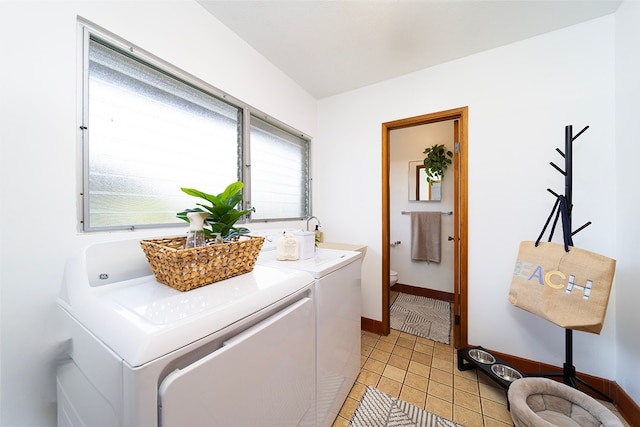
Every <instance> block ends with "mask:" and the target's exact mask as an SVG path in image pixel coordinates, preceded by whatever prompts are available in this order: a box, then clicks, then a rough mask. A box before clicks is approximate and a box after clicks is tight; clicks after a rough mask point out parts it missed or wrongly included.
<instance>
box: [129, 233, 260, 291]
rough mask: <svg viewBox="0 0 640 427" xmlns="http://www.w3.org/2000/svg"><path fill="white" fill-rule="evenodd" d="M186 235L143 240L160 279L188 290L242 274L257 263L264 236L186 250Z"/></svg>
mask: <svg viewBox="0 0 640 427" xmlns="http://www.w3.org/2000/svg"><path fill="white" fill-rule="evenodd" d="M185 241H186V237H168V238H160V239H148V240H141V241H140V245H141V246H142V249H143V250H144V253H145V255H146V256H147V260H148V261H149V264H150V265H151V270H152V271H153V274H154V275H155V277H156V280H157V281H158V282H160V283H164V284H165V285H169V286H171V287H172V288H174V289H177V290H179V291H188V290H191V289H195V288H198V287H200V286H204V285H209V284H211V283H214V282H218V281H220V280H224V279H228V278H230V277H233V276H238V275H240V274H244V273H249V272H250V271H251V270H253V267H254V266H255V264H256V259H257V258H258V255H259V254H260V249H261V248H262V243H263V242H264V237H253V236H251V237H250V238H249V239H246V240H240V241H237V242H229V243H220V244H216V245H210V246H202V247H199V248H192V249H183V248H184V244H185Z"/></svg>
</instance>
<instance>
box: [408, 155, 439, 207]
mask: <svg viewBox="0 0 640 427" xmlns="http://www.w3.org/2000/svg"><path fill="white" fill-rule="evenodd" d="M409 200H410V201H416V202H430V201H440V200H442V192H441V182H440V181H439V180H438V181H434V182H432V183H431V184H429V183H428V182H427V173H426V171H425V167H424V163H423V162H422V161H421V160H416V161H412V162H409Z"/></svg>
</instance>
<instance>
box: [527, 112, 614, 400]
mask: <svg viewBox="0 0 640 427" xmlns="http://www.w3.org/2000/svg"><path fill="white" fill-rule="evenodd" d="M587 129H589V126H585V127H584V129H582V130H581V131H580V132H578V133H577V134H576V135H575V136H574V135H573V127H572V126H571V125H568V126H565V132H564V147H565V148H564V152H562V151H561V150H560V149H559V148H556V151H557V152H558V153H560V155H561V156H562V157H563V158H564V163H565V167H564V170H563V169H561V168H560V167H559V166H557V165H556V164H555V163H553V162H550V164H551V166H553V167H554V168H555V169H556V170H557V171H558V172H560V173H561V174H563V175H564V191H565V194H564V195H565V198H566V200H567V206H568V211H569V215H568V216H569V221H568V230H569V231H570V235H571V236H573V235H575V234H576V233H578V232H580V231H582V230H584V229H585V228H586V227H588V226H589V225H590V224H591V221H589V222H587V223H585V224H584V225H582V226H580V227H579V228H577V229H576V230H575V231H571V230H572V225H571V213H572V211H573V201H572V197H573V141H575V140H576V139H577V138H578V137H579V136H580V135H582V134H583V133H584V131H586V130H587ZM547 191H548V192H550V193H551V194H553V195H554V196H556V197H559V195H558V194H557V193H556V192H554V191H553V190H551V189H550V188H547ZM555 226H556V224H555V223H554V224H553V227H554V228H555ZM552 230H553V228H552ZM552 234H553V231H552ZM530 375H531V376H541V377H562V378H563V381H564V383H565V384H566V385H568V386H571V387H573V388H575V389H577V388H578V383H580V384H583V385H585V386H586V387H588V388H589V389H590V390H592V391H593V392H595V393H596V394H598V395H599V396H600V397H602V398H603V399H604V400H606V401H608V402H613V400H612V399H611V398H610V397H608V396H606V395H605V394H603V393H602V392H600V391H599V390H597V389H595V388H594V387H592V386H591V385H590V384H587V383H586V382H584V381H583V380H581V379H580V378H578V377H576V368H575V366H574V365H573V330H572V329H565V362H564V364H563V367H562V372H551V373H538V374H530Z"/></svg>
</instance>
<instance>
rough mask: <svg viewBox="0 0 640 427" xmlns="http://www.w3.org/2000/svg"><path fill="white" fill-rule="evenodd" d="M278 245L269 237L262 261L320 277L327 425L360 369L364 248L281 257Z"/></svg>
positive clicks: (320, 360)
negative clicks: (276, 246)
mask: <svg viewBox="0 0 640 427" xmlns="http://www.w3.org/2000/svg"><path fill="white" fill-rule="evenodd" d="M273 247H274V245H273V239H271V242H269V241H267V243H266V245H265V249H263V250H262V252H261V253H260V256H259V257H258V265H263V266H269V267H276V268H279V269H283V270H290V271H291V270H293V271H306V272H309V273H310V274H311V275H312V276H313V277H314V279H315V297H314V298H315V302H316V337H317V338H316V357H317V362H316V363H317V368H316V369H317V372H316V384H317V385H316V394H317V426H319V427H328V426H331V425H332V423H333V421H334V420H335V418H336V416H337V415H338V412H339V411H340V408H341V407H342V404H343V403H344V401H345V400H346V398H347V395H348V394H349V391H350V390H351V387H352V386H353V384H354V383H355V381H356V378H357V377H358V374H359V373H360V354H361V348H360V338H361V311H362V310H361V305H362V296H361V291H360V288H361V263H362V253H360V252H357V251H347V250H337V249H325V248H316V250H315V255H314V256H313V257H312V258H309V259H304V260H298V261H279V260H277V257H276V256H277V254H276V251H275V250H269V249H273Z"/></svg>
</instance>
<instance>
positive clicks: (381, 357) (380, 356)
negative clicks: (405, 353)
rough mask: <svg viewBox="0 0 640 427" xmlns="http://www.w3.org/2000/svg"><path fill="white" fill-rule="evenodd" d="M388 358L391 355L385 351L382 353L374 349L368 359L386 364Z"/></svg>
mask: <svg viewBox="0 0 640 427" xmlns="http://www.w3.org/2000/svg"><path fill="white" fill-rule="evenodd" d="M390 356H391V353H387V352H386V351H382V350H379V349H377V348H376V349H374V350H373V351H372V352H371V355H370V356H369V357H370V358H372V359H376V360H379V361H380V362H384V363H387V361H388V360H389V357H390Z"/></svg>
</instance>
